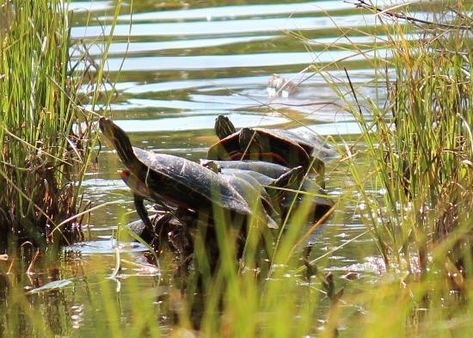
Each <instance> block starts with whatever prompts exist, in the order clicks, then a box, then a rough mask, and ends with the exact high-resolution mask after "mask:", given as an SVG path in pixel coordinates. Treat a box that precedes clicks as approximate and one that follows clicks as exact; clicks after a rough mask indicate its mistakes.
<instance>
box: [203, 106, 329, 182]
mask: <svg viewBox="0 0 473 338" xmlns="http://www.w3.org/2000/svg"><path fill="white" fill-rule="evenodd" d="M215 132H216V134H217V136H218V137H219V139H220V141H219V142H217V143H216V144H214V145H212V146H211V147H210V148H209V151H208V156H207V157H208V158H209V159H213V160H242V159H250V160H262V161H267V162H273V163H277V164H281V165H284V166H286V167H291V168H292V167H297V166H302V167H304V168H305V169H309V168H311V169H314V170H315V171H316V172H317V173H318V174H320V175H321V176H322V177H323V174H324V171H325V163H324V162H323V161H322V160H321V159H320V158H319V157H318V155H319V153H320V151H318V150H316V149H318V148H320V147H319V146H316V145H315V144H312V143H311V141H310V140H306V139H302V138H301V137H299V136H298V135H297V134H294V133H292V132H290V131H287V130H280V129H265V128H242V129H240V130H239V131H237V130H236V129H235V127H234V125H233V124H232V122H231V121H230V120H229V119H228V118H227V117H226V116H223V115H219V116H218V117H217V119H216V120H215ZM321 142H322V141H320V142H319V144H322V143H321ZM327 149H329V148H327Z"/></svg>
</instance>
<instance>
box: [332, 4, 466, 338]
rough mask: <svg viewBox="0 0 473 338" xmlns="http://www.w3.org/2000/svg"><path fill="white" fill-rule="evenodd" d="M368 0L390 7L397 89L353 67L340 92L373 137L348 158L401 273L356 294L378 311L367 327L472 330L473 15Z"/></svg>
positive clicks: (386, 21) (390, 260)
mask: <svg viewBox="0 0 473 338" xmlns="http://www.w3.org/2000/svg"><path fill="white" fill-rule="evenodd" d="M358 4H359V6H360V7H363V8H367V9H369V10H371V11H373V12H375V13H378V14H379V13H382V14H379V16H378V18H379V20H380V26H381V27H383V28H384V30H385V33H386V36H387V40H386V41H385V43H386V45H383V46H382V47H383V48H386V46H387V48H388V50H389V51H390V53H389V58H388V59H386V58H384V61H385V62H384V63H380V65H379V68H377V69H376V71H377V74H378V75H379V74H381V75H382V74H384V83H385V85H386V90H387V99H386V102H380V101H378V100H376V99H374V98H372V97H367V96H363V95H362V94H361V91H359V90H358V88H356V87H355V86H354V84H353V83H352V82H351V81H350V72H349V71H347V73H346V74H347V90H346V91H342V90H340V91H339V93H340V96H341V97H342V98H343V99H344V100H345V102H346V104H347V106H348V107H349V109H350V110H351V111H352V112H353V114H354V116H355V118H356V119H357V121H358V123H359V125H360V127H361V130H362V136H361V139H360V141H362V142H363V144H364V145H366V147H363V148H360V149H356V151H353V152H351V153H350V154H349V155H350V157H349V158H348V160H347V163H348V164H349V168H350V170H351V173H352V176H353V179H354V182H355V183H356V186H357V190H358V191H359V192H360V196H361V198H360V206H362V207H361V208H360V212H361V214H362V216H363V219H364V223H365V224H366V225H367V227H368V228H369V229H370V231H371V233H372V234H373V238H374V240H375V242H376V244H377V247H378V249H379V253H380V255H381V256H382V257H383V260H384V264H385V266H386V268H387V271H388V272H390V273H391V274H389V277H388V278H386V280H382V281H380V283H379V289H377V290H368V291H366V292H364V293H361V294H360V295H359V296H357V297H355V298H354V299H352V300H351V301H354V302H361V303H362V304H364V305H365V306H366V307H365V309H367V312H368V313H369V315H370V316H371V318H367V319H368V320H366V321H364V323H363V324H364V325H363V330H364V331H363V332H364V334H367V335H369V332H368V331H366V330H370V329H371V330H373V332H377V333H379V332H383V334H384V333H385V332H390V333H391V334H390V335H392V336H406V335H413V336H432V335H435V336H437V335H439V334H440V335H442V334H444V333H445V334H446V335H447V336H448V335H449V334H452V335H453V336H457V335H460V336H463V335H466V332H467V331H465V330H468V328H469V327H470V325H467V324H466V322H465V321H466V316H467V314H470V313H471V310H472V303H471V300H470V296H471V293H470V291H469V290H470V287H471V278H472V276H473V271H472V268H473V266H472V250H471V245H472V243H471V226H472V217H473V214H472V210H473V209H472V207H473V200H472V196H473V166H472V159H473V134H472V131H471V128H472V125H473V124H472V123H473V117H472V116H473V115H472V114H473V106H472V102H473V101H472V99H473V91H472V89H473V86H472V84H473V82H472V79H471V68H472V61H473V59H472V50H471V25H469V23H470V22H471V18H469V17H468V16H467V15H465V14H463V13H467V12H468V11H467V9H466V8H463V2H455V4H452V3H449V5H452V6H453V7H448V8H447V7H445V8H442V7H439V5H440V4H439V3H437V4H436V5H437V6H436V7H435V8H432V13H434V11H435V13H437V14H438V17H439V18H442V17H443V18H445V17H447V18H450V20H449V22H429V21H428V20H416V18H415V16H412V15H410V14H409V12H408V11H409V9H410V8H409V7H408V6H402V11H401V10H399V8H398V9H395V8H393V9H391V10H390V9H382V10H381V9H379V8H376V7H375V6H373V5H372V4H371V2H368V1H361V0H360V1H358ZM383 10H384V11H383ZM437 11H438V12H437ZM464 11H465V12H464ZM447 12H449V13H448V14H449V15H444V14H446V13H447ZM452 17H453V19H452ZM407 32H409V33H411V34H412V33H413V32H414V33H415V34H417V36H418V38H417V39H409V38H408V37H407ZM385 56H386V55H385V54H384V55H383V57H385ZM379 60H383V59H382V58H379V59H378V62H379ZM360 157H361V158H365V159H366V158H367V159H369V161H371V162H372V167H371V168H372V169H371V170H370V171H369V172H368V173H367V172H366V168H363V169H362V170H360V166H359V161H360ZM373 188H374V189H373ZM373 191H376V193H373ZM393 278H394V280H395V282H394V283H393ZM399 283H400V286H399ZM385 316H386V317H389V321H386V320H385V319H384V318H386V317H385ZM446 328H448V330H447V331H444V329H446ZM447 332H449V333H447Z"/></svg>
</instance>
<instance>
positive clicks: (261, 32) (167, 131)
mask: <svg viewBox="0 0 473 338" xmlns="http://www.w3.org/2000/svg"><path fill="white" fill-rule="evenodd" d="M208 3H210V2H208ZM212 3H213V4H212V5H208V4H206V2H203V1H194V0H190V1H187V2H185V3H184V2H178V1H176V2H157V3H156V4H155V3H154V2H146V1H134V3H133V16H132V17H130V15H129V10H130V6H131V5H130V4H129V3H128V2H124V5H123V7H122V9H121V15H120V17H119V21H118V24H117V26H116V27H115V29H114V38H113V42H112V45H111V46H110V50H109V59H108V61H107V64H106V69H107V70H108V71H109V73H108V76H109V77H110V79H111V80H112V81H116V84H115V87H114V90H116V96H115V98H114V99H113V101H112V103H111V105H110V107H108V108H109V109H110V113H108V112H107V114H110V115H111V116H112V117H113V119H114V120H115V121H116V122H117V123H118V124H119V125H120V126H122V127H123V128H124V129H125V130H126V131H127V132H129V134H130V136H131V139H132V142H133V143H134V145H136V146H139V147H142V148H146V149H153V150H155V151H159V152H163V153H171V154H176V155H179V156H184V157H186V158H189V159H193V160H197V159H199V158H204V157H205V156H206V149H207V148H208V146H209V145H211V144H212V143H214V142H216V140H217V138H216V136H215V135H214V133H213V130H212V128H213V123H214V120H215V117H216V116H217V115H218V114H228V115H229V117H230V118H231V119H232V121H233V122H234V123H235V124H236V126H237V127H238V128H240V127H245V126H266V127H274V128H289V129H295V130H297V128H310V129H311V130H313V131H315V132H317V133H319V134H320V135H325V136H328V137H330V138H329V139H330V140H332V141H334V142H340V143H341V142H348V143H349V142H351V140H353V139H354V137H356V135H357V134H358V133H359V129H358V128H357V125H356V123H355V122H354V119H353V117H352V115H351V114H350V113H348V112H347V111H346V109H345V108H344V106H343V102H342V101H341V100H340V99H339V98H338V96H337V95H336V93H335V92H334V91H333V90H332V89H331V88H330V87H329V86H327V84H326V81H325V79H324V77H323V76H322V75H321V74H320V73H316V72H314V71H315V70H322V74H324V75H325V76H330V77H331V78H333V79H336V80H337V81H339V82H340V83H341V84H343V83H346V82H347V78H346V74H345V72H344V71H343V70H342V69H340V68H338V67H335V66H334V65H333V61H335V60H339V59H343V60H345V61H344V62H345V63H344V64H345V65H346V67H347V70H348V73H349V75H350V79H351V81H352V82H353V84H354V85H355V86H360V87H363V92H364V94H365V95H368V96H370V97H372V98H373V99H375V98H377V97H382V96H383V93H379V92H377V91H376V87H375V86H373V85H371V84H372V83H374V82H375V81H376V74H375V73H374V71H373V70H372V69H371V68H370V67H371V66H370V63H369V58H371V57H372V56H373V53H372V52H371V51H370V47H372V46H373V44H374V43H376V44H377V43H379V41H378V42H377V41H374V39H372V38H368V37H367V36H366V35H365V34H362V33H361V31H362V30H368V29H369V28H370V26H371V25H373V24H374V23H375V18H374V17H373V16H371V15H363V14H362V13H361V12H360V11H359V10H357V9H356V8H354V6H353V5H351V4H349V3H346V2H344V1H306V2H304V1H301V2H298V3H293V2H292V1H287V2H285V1H274V0H273V1H257V2H255V1H238V2H237V1H218V2H212ZM112 6H113V3H112V2H108V1H93V2H87V1H73V3H72V4H71V8H72V9H74V11H75V12H76V13H75V15H74V16H73V20H72V22H73V25H74V28H73V29H72V36H73V38H74V39H83V42H84V44H85V45H86V46H88V48H89V49H88V52H89V53H90V55H91V56H92V57H95V58H97V62H100V61H99V56H100V54H101V53H102V52H103V44H102V43H101V41H102V33H108V32H110V29H111V27H110V26H109V25H108V24H109V23H110V21H111V14H112V13H113V11H114V8H113V7H112ZM87 11H89V12H87ZM85 13H90V16H87V15H85ZM131 19H132V20H133V24H132V25H131ZM99 22H100V24H98V23H99ZM342 31H343V32H345V33H346V34H342ZM344 35H345V36H349V38H348V37H343V36H344ZM381 39H382V38H381ZM349 44H358V45H359V46H360V47H359V48H362V49H365V50H366V54H364V55H361V54H360V53H359V51H357V50H354V49H353V48H352V49H347V48H346V47H347V46H348V45H349ZM352 46H353V45H352ZM81 52H83V50H81V49H75V50H74V55H75V56H76V57H79V55H80V54H81ZM379 53H381V55H385V52H383V51H382V48H381V49H380V52H379ZM274 73H277V74H279V75H280V76H282V77H284V78H285V79H288V80H290V81H292V82H293V83H294V84H296V85H297V91H296V92H295V93H292V94H290V95H289V96H288V97H282V96H271V95H269V93H268V90H267V87H268V81H269V80H270V79H271V76H272V74H274ZM108 89H109V90H111V88H108ZM89 108H92V107H89ZM120 167H121V165H120V163H119V160H118V158H117V157H116V155H115V154H113V153H112V152H111V151H110V149H108V148H106V147H104V148H103V149H102V151H101V152H100V156H99V160H98V164H97V166H96V167H94V168H92V170H91V172H90V173H89V174H88V175H87V177H86V180H85V182H84V193H85V198H86V199H88V200H90V201H91V203H92V205H100V204H102V203H110V202H115V201H119V203H115V204H109V205H106V207H104V208H101V209H99V210H97V211H95V212H93V213H92V215H91V219H90V222H89V225H88V227H87V229H86V232H85V234H86V239H87V241H88V242H87V243H84V244H82V245H75V246H74V247H72V248H70V251H73V252H69V253H68V254H67V255H66V256H65V258H64V259H63V260H62V261H61V262H58V267H57V268H58V269H59V271H60V276H59V279H60V280H63V281H65V282H64V283H62V284H60V286H61V290H60V291H59V292H60V294H61V295H62V297H64V299H65V302H59V301H57V300H55V302H57V304H53V305H54V306H56V307H57V309H56V310H57V311H58V312H60V313H62V314H65V318H66V319H64V320H63V321H62V322H59V323H58V325H57V326H56V329H57V332H55V333H56V334H64V333H65V332H76V333H78V334H79V335H81V336H90V335H91V334H93V332H94V328H93V325H94V324H93V323H94V322H95V321H96V314H95V312H94V311H93V310H92V308H93V307H92V306H91V302H92V303H93V301H91V298H90V297H91V296H90V295H93V294H94V293H96V292H98V291H97V290H98V287H97V284H100V283H101V284H103V283H106V284H110V285H109V287H110V289H112V290H113V289H115V288H120V290H121V291H120V293H117V295H118V296H117V297H118V298H121V297H124V298H125V296H126V295H128V294H131V295H133V293H137V294H138V293H139V295H140V297H141V299H142V301H143V302H145V301H148V302H150V303H152V302H154V301H155V299H156V292H157V291H156V287H157V285H159V284H160V283H162V276H163V275H166V273H169V271H168V272H166V271H163V270H160V269H159V268H156V267H155V266H152V265H149V264H148V263H147V262H146V260H145V259H144V251H145V250H144V248H143V247H142V246H141V245H139V244H129V243H128V244H127V243H121V244H120V245H119V246H117V243H116V242H115V240H114V239H112V238H113V235H114V233H115V232H116V231H117V228H118V227H119V226H120V227H123V226H125V225H126V224H127V223H128V222H130V221H133V220H135V219H137V215H136V213H135V212H134V208H133V205H132V202H131V201H132V197H131V194H130V192H129V190H128V189H127V188H126V186H125V185H124V183H122V181H121V180H120V179H119V176H118V174H117V169H118V168H120ZM327 172H328V173H327V176H328V180H327V188H328V191H329V192H330V194H331V195H332V196H335V197H336V196H339V195H340V194H341V193H342V192H343V191H344V190H345V189H346V185H347V184H349V182H348V180H347V173H346V172H343V171H342V170H341V169H340V167H339V166H338V165H337V164H336V163H332V164H331V165H330V166H329V167H328V170H327ZM353 208H354V206H353V205H348V206H346V207H345V208H344V210H343V212H342V211H338V212H336V214H335V216H334V217H333V218H332V219H331V221H329V222H328V224H327V226H326V227H325V229H324V231H323V232H320V233H317V234H316V235H314V236H312V237H311V238H310V241H311V242H312V243H314V252H313V255H312V257H318V256H321V255H323V254H325V253H330V252H331V251H332V250H334V249H336V248H338V247H340V246H341V245H343V244H344V243H346V242H349V241H350V239H352V238H354V237H356V236H358V235H361V234H363V233H364V231H365V229H364V227H363V226H362V225H361V223H360V221H359V219H357V218H356V217H352V215H353ZM117 248H119V251H120V252H121V258H125V259H126V261H128V262H130V263H129V265H128V266H125V267H124V269H123V270H122V271H120V272H119V273H118V275H116V271H114V268H115V260H116V254H117ZM366 248H369V249H368V252H370V251H371V252H373V253H374V252H375V251H374V250H372V244H371V242H370V241H369V235H364V236H361V237H360V238H358V239H357V240H354V241H352V242H350V243H349V244H348V245H346V246H345V247H342V248H339V249H338V250H336V251H335V252H334V253H333V254H329V255H328V263H327V264H328V266H329V270H332V271H335V272H339V273H340V274H343V273H344V272H347V271H359V272H360V273H361V274H362V275H370V274H373V273H375V272H376V265H375V264H374V265H373V264H371V263H370V262H367V261H366V252H367V249H366ZM364 264H368V265H367V266H366V265H364ZM162 266H165V265H162ZM91 276H93V277H91ZM110 276H114V277H115V278H112V279H110V278H109V277H110ZM49 279H51V278H49ZM49 279H48V278H46V276H44V280H42V282H40V283H37V284H35V283H31V285H30V287H29V289H31V290H36V291H37V296H36V297H38V301H39V303H40V304H41V305H40V306H41V308H43V309H44V308H48V309H49V310H47V311H51V308H54V306H52V307H51V304H49V305H45V304H48V301H47V299H46V297H45V296H44V294H45V293H47V292H48V291H47V290H46V291H45V290H42V289H40V290H39V291H38V290H37V289H35V288H37V287H40V285H43V284H46V283H47V281H48V280H49ZM69 281H71V283H69ZM130 281H132V282H130ZM26 284H28V283H26ZM56 286H57V285H55V284H54V285H53V287H56ZM137 290H139V291H137ZM56 292H57V291H56ZM92 298H93V297H92ZM45 311H46V310H45ZM120 315H121V318H122V319H121V320H123V321H125V322H126V318H127V316H129V315H130V314H129V310H128V309H127V308H126V306H125V305H123V309H122V313H121V314H120Z"/></svg>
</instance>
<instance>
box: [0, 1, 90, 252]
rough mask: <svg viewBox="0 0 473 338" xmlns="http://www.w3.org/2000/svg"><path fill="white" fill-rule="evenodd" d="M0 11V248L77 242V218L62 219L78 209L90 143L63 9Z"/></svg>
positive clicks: (27, 5) (51, 4) (41, 5)
mask: <svg viewBox="0 0 473 338" xmlns="http://www.w3.org/2000/svg"><path fill="white" fill-rule="evenodd" d="M1 6H2V13H1V22H2V27H1V33H0V34H1V35H0V47H1V48H0V149H1V150H2V151H1V153H0V190H1V191H2V194H1V196H0V247H5V246H6V245H10V244H11V245H14V244H15V243H16V244H22V243H23V242H25V241H31V242H32V243H33V244H34V245H35V246H44V245H45V244H46V243H55V244H56V245H57V244H61V243H67V242H70V241H72V240H75V239H77V238H78V237H79V236H80V219H74V220H71V221H66V222H64V221H65V220H67V219H69V218H70V217H72V216H74V215H75V214H77V213H78V212H79V210H80V208H81V206H80V202H81V196H80V193H79V191H80V190H79V186H80V182H81V179H82V177H83V174H84V172H85V169H86V164H87V163H88V159H89V156H90V147H89V142H90V141H91V135H90V128H88V127H87V126H88V123H89V122H90V121H88V119H89V118H90V116H87V115H85V114H83V112H82V111H81V109H79V108H78V106H77V102H78V101H79V100H78V91H79V88H80V85H81V83H80V80H79V78H80V76H77V74H72V73H70V70H69V69H70V67H71V60H70V57H69V46H70V40H69V29H70V26H69V24H68V15H69V14H68V12H67V3H64V2H63V1H20V0H18V1H2V2H1ZM74 126H76V127H77V126H79V127H78V128H75V127H74Z"/></svg>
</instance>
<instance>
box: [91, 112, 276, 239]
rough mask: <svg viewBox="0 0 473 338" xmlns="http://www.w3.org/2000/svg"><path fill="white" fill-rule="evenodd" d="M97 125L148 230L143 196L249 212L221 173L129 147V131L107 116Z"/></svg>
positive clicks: (191, 207) (186, 206) (195, 208)
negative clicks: (114, 154) (115, 156)
mask: <svg viewBox="0 0 473 338" xmlns="http://www.w3.org/2000/svg"><path fill="white" fill-rule="evenodd" d="M99 126H100V130H101V131H102V133H103V135H104V136H105V138H106V140H107V141H108V142H109V143H110V145H111V146H112V147H113V148H114V149H115V150H116V151H117V154H118V156H119V158H120V160H121V161H122V162H123V164H124V165H125V167H126V168H127V171H123V172H122V177H124V178H125V182H126V183H127V184H128V185H129V187H130V188H131V189H132V191H133V193H134V199H135V205H136V208H137V212H138V214H139V216H140V218H142V220H143V222H144V223H145V225H146V226H147V227H148V228H149V231H151V232H153V229H152V228H150V227H152V226H151V222H150V220H149V218H148V215H147V212H146V209H145V208H144V206H143V200H144V199H147V200H151V201H154V202H157V203H160V204H164V205H167V206H171V207H176V208H178V209H179V210H184V211H190V212H202V211H203V212H206V213H207V214H208V215H209V217H210V218H211V217H212V209H213V208H220V209H222V210H223V211H225V212H228V213H230V214H231V215H232V216H236V215H239V216H243V217H244V218H246V217H248V216H250V215H251V214H252V210H251V209H250V207H249V205H248V203H247V201H246V200H245V199H244V198H243V197H242V196H241V195H240V194H239V193H238V192H237V191H236V190H235V188H234V187H233V186H232V185H231V184H230V183H229V182H228V181H227V180H226V179H225V178H224V177H222V176H221V175H218V174H216V173H214V172H213V171H211V170H210V169H207V168H204V167H203V166H201V165H200V164H198V163H195V162H192V161H190V160H187V159H185V158H182V157H178V156H173V155H167V154H157V153H153V152H149V151H145V150H143V149H140V148H136V147H132V145H131V142H130V139H129V138H128V135H127V134H126V133H125V132H124V131H123V130H122V129H121V128H120V127H118V126H117V125H116V124H115V123H113V121H112V120H110V119H107V118H104V117H102V118H100V120H99ZM257 216H258V220H259V222H265V223H266V224H267V223H268V220H267V219H266V218H265V216H266V215H257Z"/></svg>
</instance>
